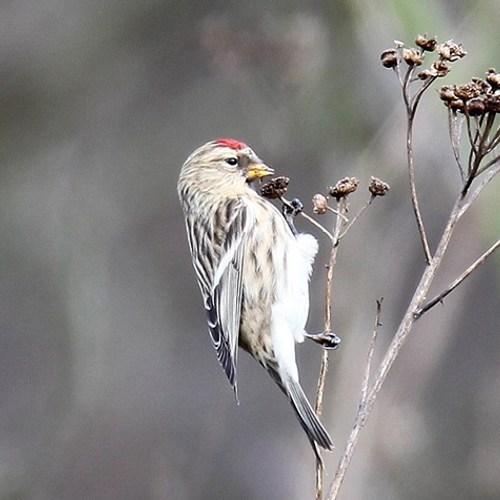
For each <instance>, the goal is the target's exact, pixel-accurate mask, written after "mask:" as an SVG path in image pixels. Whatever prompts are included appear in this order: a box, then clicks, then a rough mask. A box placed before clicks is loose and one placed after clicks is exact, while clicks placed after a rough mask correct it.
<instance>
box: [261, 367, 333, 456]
mask: <svg viewBox="0 0 500 500" xmlns="http://www.w3.org/2000/svg"><path fill="white" fill-rule="evenodd" d="M269 373H270V375H271V376H272V377H273V378H274V379H275V380H276V382H277V383H278V385H279V386H280V388H281V390H282V391H283V392H284V393H285V394H286V395H287V397H288V399H289V401H290V403H291V405H292V408H293V409H294V410H295V413H296V415H297V418H298V419H299V422H300V425H301V426H302V428H303V429H304V431H305V432H306V434H307V437H308V438H309V441H310V442H311V446H312V448H313V450H314V453H315V455H316V457H317V459H318V460H320V461H321V457H320V455H319V450H318V446H320V447H321V448H324V449H325V450H330V451H331V450H333V443H332V440H331V438H330V436H329V435H328V432H327V430H326V429H325V428H324V426H323V424H322V423H321V422H320V421H319V419H318V417H317V416H316V413H315V412H314V410H313V409H312V407H311V404H310V403H309V401H308V399H307V396H306V395H305V393H304V390H303V389H302V387H301V385H300V384H299V382H298V381H296V380H294V379H293V378H292V377H290V376H288V375H285V374H281V376H280V375H279V374H278V370H276V371H275V370H273V369H271V370H269Z"/></svg>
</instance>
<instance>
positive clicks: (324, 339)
mask: <svg viewBox="0 0 500 500" xmlns="http://www.w3.org/2000/svg"><path fill="white" fill-rule="evenodd" d="M306 338H308V339H311V340H313V341H314V342H316V343H317V344H319V345H320V346H321V347H323V348H324V349H328V350H330V351H333V350H334V349H337V347H338V346H339V344H340V342H341V341H342V339H341V338H340V337H339V336H338V335H335V333H325V332H322V333H306Z"/></svg>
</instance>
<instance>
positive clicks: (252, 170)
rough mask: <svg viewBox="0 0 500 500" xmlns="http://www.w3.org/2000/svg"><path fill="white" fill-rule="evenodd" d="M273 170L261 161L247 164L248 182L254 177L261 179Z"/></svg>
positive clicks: (272, 172)
mask: <svg viewBox="0 0 500 500" xmlns="http://www.w3.org/2000/svg"><path fill="white" fill-rule="evenodd" d="M273 174H274V170H273V169H272V168H271V167H268V166H267V165H264V164H263V163H253V164H251V165H250V166H249V168H248V171H247V180H248V182H253V181H254V180H255V179H261V178H262V177H266V176H268V175H273Z"/></svg>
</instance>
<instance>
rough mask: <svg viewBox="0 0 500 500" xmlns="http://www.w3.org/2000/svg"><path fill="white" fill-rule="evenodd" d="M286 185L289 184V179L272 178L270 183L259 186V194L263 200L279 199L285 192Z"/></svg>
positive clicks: (282, 177) (281, 177)
mask: <svg viewBox="0 0 500 500" xmlns="http://www.w3.org/2000/svg"><path fill="white" fill-rule="evenodd" d="M288 184H290V179H289V178H288V177H284V176H280V177H273V178H272V179H271V180H270V181H268V182H266V183H265V184H263V185H262V186H261V188H260V194H261V195H262V196H263V197H264V198H269V199H274V198H280V197H281V196H283V195H284V194H285V193H286V192H287V190H288Z"/></svg>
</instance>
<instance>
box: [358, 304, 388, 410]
mask: <svg viewBox="0 0 500 500" xmlns="http://www.w3.org/2000/svg"><path fill="white" fill-rule="evenodd" d="M382 300H383V299H379V300H377V312H376V314H375V323H374V325H373V331H372V340H371V342H370V349H369V350H368V356H367V359H366V367H365V375H364V377H363V386H362V389H361V403H360V406H361V405H363V404H364V403H365V402H366V395H367V394H368V384H369V382H370V374H371V369H372V360H373V353H374V351H375V342H376V340H377V335H378V329H379V327H381V326H382V323H380V314H381V312H382Z"/></svg>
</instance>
